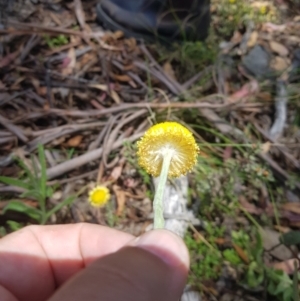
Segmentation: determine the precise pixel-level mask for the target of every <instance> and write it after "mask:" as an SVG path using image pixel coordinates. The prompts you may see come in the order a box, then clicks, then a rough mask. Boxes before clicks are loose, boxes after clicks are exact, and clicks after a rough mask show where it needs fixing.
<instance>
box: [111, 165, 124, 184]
mask: <svg viewBox="0 0 300 301" xmlns="http://www.w3.org/2000/svg"><path fill="white" fill-rule="evenodd" d="M122 171H123V165H118V166H116V167H115V168H114V169H113V170H112V172H111V174H110V177H111V178H112V179H113V180H114V181H116V180H118V179H119V178H120V176H121V174H122Z"/></svg>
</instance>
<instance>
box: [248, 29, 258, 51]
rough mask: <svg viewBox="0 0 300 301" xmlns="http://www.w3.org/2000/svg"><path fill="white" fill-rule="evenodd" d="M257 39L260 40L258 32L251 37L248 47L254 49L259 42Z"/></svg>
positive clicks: (254, 32)
mask: <svg viewBox="0 0 300 301" xmlns="http://www.w3.org/2000/svg"><path fill="white" fill-rule="evenodd" d="M257 39H258V32H257V31H253V32H252V33H251V35H250V38H249V40H248V43H247V46H248V47H249V48H251V47H253V46H255V45H256V42H257Z"/></svg>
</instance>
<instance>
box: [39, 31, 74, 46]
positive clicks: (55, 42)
mask: <svg viewBox="0 0 300 301" xmlns="http://www.w3.org/2000/svg"><path fill="white" fill-rule="evenodd" d="M44 39H45V41H46V44H47V45H48V47H49V48H55V47H60V46H63V45H66V44H68V43H69V40H68V38H67V37H66V36H65V35H63V34H59V35H58V36H57V37H53V38H51V37H50V36H49V35H44Z"/></svg>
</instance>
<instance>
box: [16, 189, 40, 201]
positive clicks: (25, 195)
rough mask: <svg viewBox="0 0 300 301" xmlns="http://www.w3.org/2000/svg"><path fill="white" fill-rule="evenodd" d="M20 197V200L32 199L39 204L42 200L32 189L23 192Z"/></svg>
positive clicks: (38, 193)
mask: <svg viewBox="0 0 300 301" xmlns="http://www.w3.org/2000/svg"><path fill="white" fill-rule="evenodd" d="M20 197H21V198H33V199H35V200H36V201H38V202H40V200H41V199H42V198H43V196H42V195H41V193H40V191H38V190H33V189H32V190H28V191H25V192H23V193H22V194H21V196H20Z"/></svg>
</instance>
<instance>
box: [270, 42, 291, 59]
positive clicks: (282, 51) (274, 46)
mask: <svg viewBox="0 0 300 301" xmlns="http://www.w3.org/2000/svg"><path fill="white" fill-rule="evenodd" d="M270 48H271V50H272V51H273V52H275V53H277V54H279V55H280V56H287V55H288V54H289V51H288V49H287V48H286V47H285V46H284V45H282V44H280V43H278V42H276V41H270Z"/></svg>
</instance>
